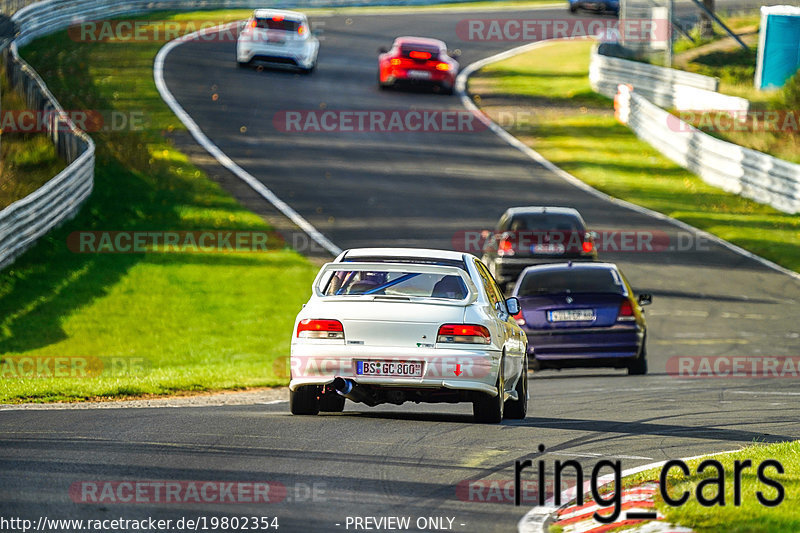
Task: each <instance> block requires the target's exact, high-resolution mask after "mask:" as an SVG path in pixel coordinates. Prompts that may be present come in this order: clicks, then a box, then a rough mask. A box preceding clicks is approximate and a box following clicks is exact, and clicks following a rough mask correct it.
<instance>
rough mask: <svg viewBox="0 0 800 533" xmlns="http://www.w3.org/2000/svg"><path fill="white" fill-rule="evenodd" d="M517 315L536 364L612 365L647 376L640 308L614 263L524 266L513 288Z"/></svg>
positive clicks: (643, 301) (644, 300) (643, 297)
mask: <svg viewBox="0 0 800 533" xmlns="http://www.w3.org/2000/svg"><path fill="white" fill-rule="evenodd" d="M513 296H516V297H517V299H518V300H519V303H520V308H521V311H520V312H519V314H517V315H516V316H515V318H516V319H517V322H518V323H519V325H520V326H522V329H523V330H525V333H526V334H527V336H528V360H529V361H530V365H529V366H530V367H531V368H532V369H534V370H537V369H540V368H575V367H613V368H627V369H628V374H646V373H647V356H646V352H645V338H646V336H647V325H646V324H645V320H644V313H643V312H642V307H641V306H644V305H647V304H649V303H651V302H652V296H651V295H649V294H640V295H639V297H638V298H635V297H634V295H633V291H632V290H631V287H630V285H629V284H628V282H627V280H626V279H625V277H624V276H623V275H622V272H620V270H619V268H618V267H617V265H615V264H612V263H580V262H576V263H571V262H570V263H558V264H550V265H536V266H531V267H528V268H526V269H525V270H524V271H523V272H522V274H521V275H520V277H519V279H518V280H517V284H516V286H515V287H514V291H513Z"/></svg>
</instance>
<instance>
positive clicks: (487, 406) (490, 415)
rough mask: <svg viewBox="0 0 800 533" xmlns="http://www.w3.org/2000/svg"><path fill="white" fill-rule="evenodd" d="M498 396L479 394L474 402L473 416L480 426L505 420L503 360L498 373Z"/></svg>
mask: <svg viewBox="0 0 800 533" xmlns="http://www.w3.org/2000/svg"><path fill="white" fill-rule="evenodd" d="M495 386H496V387H497V395H496V396H490V395H488V394H485V393H482V392H481V393H478V397H477V398H476V399H475V400H474V401H473V402H472V414H473V415H474V417H475V422H478V423H479V424H499V423H500V422H501V421H502V420H503V406H504V404H505V401H504V400H503V396H504V394H503V390H504V387H505V382H504V381H503V360H502V359H501V360H500V369H499V370H498V372H497V383H495Z"/></svg>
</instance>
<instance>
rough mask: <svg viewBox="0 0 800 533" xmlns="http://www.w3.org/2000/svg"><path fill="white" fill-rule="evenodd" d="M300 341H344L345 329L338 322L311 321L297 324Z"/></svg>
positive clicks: (307, 320) (306, 320) (302, 321)
mask: <svg viewBox="0 0 800 533" xmlns="http://www.w3.org/2000/svg"><path fill="white" fill-rule="evenodd" d="M297 338H298V339H344V327H342V323H341V322H339V321H338V320H326V319H310V318H307V319H305V320H301V321H300V323H299V324H297Z"/></svg>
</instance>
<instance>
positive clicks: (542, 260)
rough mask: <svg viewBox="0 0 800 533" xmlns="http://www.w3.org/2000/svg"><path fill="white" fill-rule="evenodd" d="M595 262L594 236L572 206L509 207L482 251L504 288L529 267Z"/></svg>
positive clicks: (485, 260)
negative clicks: (557, 263) (572, 262)
mask: <svg viewBox="0 0 800 533" xmlns="http://www.w3.org/2000/svg"><path fill="white" fill-rule="evenodd" d="M596 260H597V250H596V249H595V245H594V233H593V232H591V231H589V230H588V229H587V227H586V222H584V220H583V217H581V214H580V213H579V212H578V211H577V210H576V209H573V208H571V207H542V206H530V207H512V208H510V209H508V210H507V211H506V212H505V213H503V216H501V217H500V221H499V222H498V223H497V227H496V229H495V231H494V233H493V234H492V235H491V236H490V237H489V238H488V239H487V241H486V245H485V247H484V250H483V262H484V263H485V264H486V265H487V266H488V267H489V270H490V271H491V272H492V274H493V275H494V277H495V279H496V280H497V283H498V284H500V285H501V286H502V287H503V288H504V289H506V288H508V287H509V286H510V285H511V284H513V283H514V282H516V281H517V278H518V277H519V275H520V274H521V273H522V271H523V270H525V268H526V267H529V266H531V265H539V264H546V263H555V262H559V263H561V262H564V261H596Z"/></svg>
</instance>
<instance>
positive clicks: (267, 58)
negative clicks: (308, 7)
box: [236, 42, 317, 68]
mask: <svg viewBox="0 0 800 533" xmlns="http://www.w3.org/2000/svg"><path fill="white" fill-rule="evenodd" d="M236 60H237V61H238V62H239V63H249V62H250V61H264V62H267V63H278V64H292V65H296V66H298V67H301V68H311V67H312V66H313V65H314V63H315V62H316V60H317V46H316V45H314V44H312V43H302V44H300V45H297V44H284V45H270V44H265V43H259V42H240V43H238V44H237V46H236Z"/></svg>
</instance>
